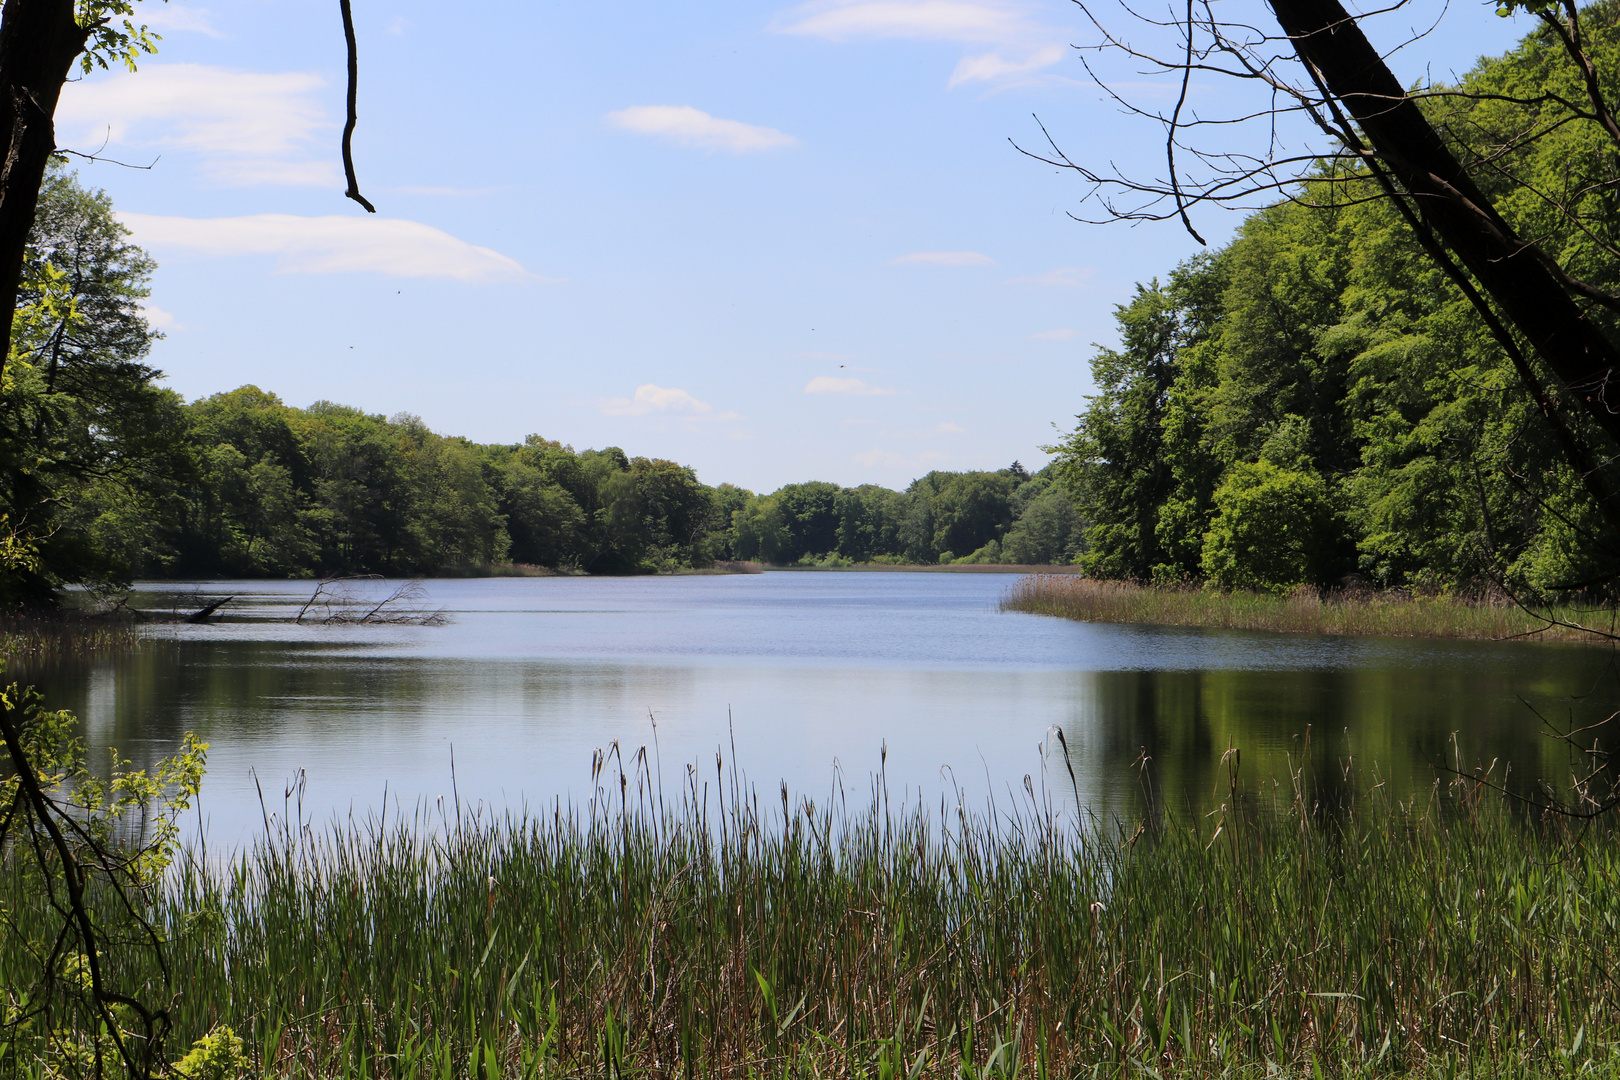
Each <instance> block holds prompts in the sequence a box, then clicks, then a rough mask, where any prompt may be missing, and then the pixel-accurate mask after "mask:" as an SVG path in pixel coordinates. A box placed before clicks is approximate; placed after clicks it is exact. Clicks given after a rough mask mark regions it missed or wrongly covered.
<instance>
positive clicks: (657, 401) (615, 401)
mask: <svg viewBox="0 0 1620 1080" xmlns="http://www.w3.org/2000/svg"><path fill="white" fill-rule="evenodd" d="M596 404H597V408H599V409H601V411H602V413H603V414H604V415H606V416H651V415H654V414H658V413H663V414H671V415H675V416H679V417H683V418H685V419H687V420H709V421H721V420H741V419H742V415H741V414H740V413H734V412H715V411H714V406H713V405H710V404H709V403H708V402H707V401H699V400H698V399H697V398H695V397H693V396H692V395H691V394H689V393H687V392H686V391H685V390H681V389H677V388H676V387H673V386H659V385H657V384H656V383H643V384H642V385H641V386H638V387H636V393H635V396H634V397H627V398H622V397H615V398H603V399H602V400H601V401H599V402H597V403H596Z"/></svg>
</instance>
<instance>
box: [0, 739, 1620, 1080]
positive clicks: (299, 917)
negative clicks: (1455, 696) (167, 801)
mask: <svg viewBox="0 0 1620 1080" xmlns="http://www.w3.org/2000/svg"><path fill="white" fill-rule="evenodd" d="M1358 783H1359V784H1360V786H1361V787H1362V788H1363V790H1364V791H1365V794H1364V795H1363V796H1362V797H1361V798H1360V799H1359V800H1358V801H1357V802H1356V803H1355V805H1353V806H1352V807H1350V808H1349V809H1348V810H1342V811H1340V812H1338V813H1336V814H1335V815H1332V816H1327V815H1323V814H1321V813H1320V812H1319V811H1318V810H1317V808H1315V807H1314V806H1313V805H1312V804H1311V800H1310V797H1309V794H1308V793H1306V792H1301V793H1297V794H1291V793H1287V792H1282V793H1277V792H1274V793H1273V796H1268V797H1263V798H1260V799H1258V800H1256V799H1252V798H1237V797H1234V799H1233V800H1229V801H1228V803H1227V804H1226V806H1225V807H1223V809H1222V810H1220V811H1218V812H1217V813H1216V814H1214V815H1213V816H1211V817H1207V818H1205V817H1198V816H1190V815H1183V814H1177V813H1158V814H1154V815H1152V816H1150V818H1149V819H1147V820H1145V821H1142V822H1140V823H1137V822H1130V823H1105V822H1092V823H1090V824H1089V825H1088V826H1087V827H1085V828H1077V827H1076V824H1075V821H1074V819H1073V818H1072V817H1071V816H1069V815H1066V814H1059V813H1055V812H1053V811H1052V810H1051V808H1050V806H1049V804H1047V803H1046V802H1045V801H1044V800H1041V799H1038V798H1036V797H1035V794H1034V791H1033V789H1032V790H1031V792H1030V793H1029V795H1028V796H1027V797H1026V799H1025V801H1024V802H1023V803H1021V804H1020V805H1017V806H1008V805H1002V806H1000V807H988V806H987V807H985V808H982V809H979V810H974V809H971V808H964V807H960V806H957V805H950V804H945V805H938V806H935V807H933V808H932V809H929V808H925V807H918V806H912V807H909V808H906V807H894V806H891V805H890V804H889V802H888V801H887V796H886V795H885V793H884V792H882V790H881V788H879V789H878V790H877V791H876V792H875V796H874V798H873V800H872V801H871V802H870V803H869V804H867V805H863V806H859V807H858V808H851V807H849V806H848V805H846V803H845V802H844V801H843V800H842V799H835V800H834V801H833V802H831V803H830V804H826V803H810V802H794V801H792V800H791V799H788V798H786V797H785V796H783V797H782V798H780V799H778V800H774V801H764V802H762V801H761V800H760V799H759V797H758V795H757V794H756V793H754V792H752V791H749V790H747V789H745V788H744V787H742V786H740V785H739V784H737V783H736V782H735V780H734V778H733V777H730V776H726V775H723V774H721V773H720V772H719V771H718V770H717V771H716V772H715V773H713V774H710V776H709V778H708V779H707V780H705V779H703V778H702V777H700V776H697V775H695V774H693V775H691V776H690V779H689V783H688V785H687V786H686V788H685V790H684V791H683V792H682V793H681V794H680V795H679V796H678V797H675V798H673V799H672V801H670V802H669V803H667V804H660V803H659V802H658V801H657V798H656V796H655V795H654V794H653V793H652V792H651V791H650V790H649V787H650V785H648V784H647V783H646V782H645V778H644V774H643V779H642V782H640V783H638V782H637V778H636V777H634V776H632V777H628V778H625V780H624V782H623V783H622V784H621V782H620V777H618V776H613V777H612V782H611V783H610V784H608V785H607V786H606V789H605V790H599V793H598V798H597V800H596V801H595V802H593V803H592V804H591V805H589V806H587V807H585V808H582V809H581V810H579V811H578V812H577V813H571V812H569V811H566V810H563V809H560V808H559V809H557V810H555V811H554V812H552V813H550V814H544V815H508V816H499V817H493V818H492V817H489V816H487V815H481V814H475V813H468V812H460V813H458V812H457V811H456V810H455V809H454V808H453V807H443V806H441V807H439V808H437V809H436V810H435V812H434V813H432V814H428V813H425V812H423V813H418V814H416V815H414V816H407V817H406V818H403V819H399V818H394V817H390V818H389V819H388V820H386V821H367V822H357V821H349V822H342V823H338V824H334V825H332V826H330V827H328V828H326V829H314V830H311V829H308V828H301V827H299V826H298V825H297V823H296V822H294V823H293V824H291V825H288V824H286V823H284V822H280V821H277V820H276V819H272V821H271V828H270V831H269V833H268V834H267V836H266V837H265V838H264V839H262V840H261V841H260V842H259V843H258V844H257V845H256V846H254V847H253V849H252V850H250V851H246V852H243V853H240V854H239V855H237V856H236V857H234V858H233V859H230V860H228V861H226V862H224V863H214V862H208V861H204V860H202V859H200V858H199V859H198V860H197V861H194V862H192V863H190V864H189V865H187V866H185V867H184V868H183V869H182V870H181V871H180V873H179V875H178V877H177V879H176V881H175V883H174V886H173V888H172V890H171V891H170V893H169V894H168V896H167V897H166V898H165V899H164V900H163V901H162V903H161V904H160V906H159V908H158V910H157V912H156V914H157V916H158V918H159V921H160V922H161V923H162V924H163V925H164V926H166V927H167V928H168V931H169V932H170V934H171V935H172V940H171V941H170V943H169V946H168V950H167V952H168V963H169V964H170V966H171V971H172V982H171V983H170V985H171V986H172V987H174V988H175V989H177V990H178V991H179V996H178V1000H177V1001H176V1002H175V1005H174V1010H173V1016H174V1020H175V1024H176V1030H175V1041H174V1046H175V1055H174V1056H176V1057H177V1056H178V1055H179V1053H180V1052H183V1050H184V1049H185V1047H186V1046H189V1045H190V1042H191V1040H193V1039H195V1038H197V1037H199V1036H200V1035H202V1034H204V1033H205V1032H207V1031H209V1030H211V1029H213V1028H215V1027H216V1025H220V1024H228V1025H230V1026H232V1027H233V1028H235V1030H236V1031H238V1032H239V1033H241V1034H242V1035H243V1036H244V1037H245V1038H246V1039H247V1042H248V1044H249V1046H250V1048H251V1050H252V1055H253V1057H254V1058H255V1061H256V1062H257V1063H258V1068H259V1069H261V1070H262V1074H263V1075H266V1076H315V1077H361V1076H366V1077H407V1076H412V1077H414V1076H434V1077H437V1076H453V1077H470V1076H486V1077H494V1076H513V1077H516V1076H538V1075H565V1074H566V1075H600V1076H609V1075H620V1074H634V1075H647V1076H656V1077H664V1076H668V1077H676V1076H728V1077H730V1076H736V1077H743V1076H829V1077H830V1076H840V1077H843V1076H870V1077H885V1078H886V1077H898V1076H902V1075H919V1076H942V1077H943V1076H949V1077H958V1076H969V1075H971V1076H975V1077H979V1076H1002V1077H1011V1076H1014V1075H1028V1076H1034V1077H1048V1076H1064V1077H1069V1076H1092V1075H1132V1076H1137V1075H1140V1076H1147V1077H1152V1076H1157V1077H1167V1076H1189V1077H1215V1076H1253V1077H1256V1078H1259V1077H1262V1076H1271V1075H1286V1076H1300V1077H1310V1076H1343V1075H1358V1076H1359V1075H1367V1076H1371V1075H1403V1074H1406V1075H1435V1076H1441V1075H1444V1076H1447V1077H1450V1076H1455V1075H1460V1074H1463V1073H1466V1074H1469V1075H1505V1074H1514V1075H1517V1074H1525V1073H1529V1074H1546V1075H1553V1074H1557V1075H1565V1074H1568V1075H1574V1074H1576V1073H1577V1072H1582V1071H1586V1070H1593V1069H1596V1070H1600V1071H1612V1070H1613V1069H1614V1067H1615V1065H1616V1058H1615V1055H1614V1046H1615V1042H1616V1039H1617V1038H1620V992H1617V989H1620V988H1617V987H1616V985H1615V983H1614V979H1613V975H1612V974H1611V973H1613V972H1614V971H1616V966H1617V962H1620V932H1617V931H1620V846H1617V845H1616V843H1615V840H1616V830H1615V828H1614V827H1613V826H1612V825H1610V824H1608V823H1606V822H1604V823H1599V824H1597V825H1595V826H1592V827H1590V828H1575V827H1568V826H1566V825H1564V824H1561V823H1559V822H1557V821H1552V822H1530V821H1525V820H1522V819H1521V818H1518V817H1516V816H1515V812H1514V809H1513V807H1512V806H1511V805H1510V804H1503V803H1501V802H1499V801H1497V800H1496V799H1495V798H1494V797H1492V796H1489V795H1487V794H1486V793H1484V792H1481V791H1479V790H1467V789H1459V790H1453V791H1449V792H1448V791H1442V790H1440V789H1438V788H1437V789H1436V791H1435V792H1434V793H1432V794H1431V795H1430V796H1429V797H1427V798H1421V799H1418V800H1416V801H1414V802H1411V803H1401V802H1396V801H1393V800H1392V799H1390V798H1388V797H1386V796H1385V795H1383V794H1382V789H1381V788H1379V787H1377V786H1376V785H1375V784H1374V783H1373V781H1372V780H1371V779H1370V778H1365V779H1362V780H1360V781H1358ZM638 793H639V797H638ZM13 855H14V856H15V852H14V853H13ZM16 880H18V879H17V878H16V876H15V875H14V874H13V875H7V877H6V879H5V884H4V885H0V888H6V887H11V885H12V883H14V882H15V881H16ZM21 899H25V898H19V897H16V896H14V895H7V894H6V893H4V892H0V903H3V904H4V905H5V907H6V910H7V911H8V912H10V913H11V914H10V915H8V917H10V918H17V919H19V920H24V921H26V920H28V919H30V918H35V917H42V916H43V914H44V912H43V909H42V908H40V907H39V906H38V905H37V904H29V903H26V902H24V903H19V900H21ZM105 910H109V911H110V909H105ZM109 917H110V915H109ZM113 961H114V964H115V967H116V969H117V979H118V982H119V983H120V984H121V985H123V986H126V987H139V986H142V985H145V986H147V987H148V988H149V992H150V989H153V988H155V987H156V986H157V985H159V983H160V981H161V980H160V979H159V978H158V974H157V971H156V969H155V968H154V967H153V965H152V963H151V961H150V957H149V956H148V955H147V954H145V953H143V952H141V951H140V950H137V949H123V950H120V951H118V952H117V953H116V954H115V955H114V956H113ZM22 962H23V958H21V957H19V956H0V972H5V973H6V982H5V985H18V984H19V983H18V982H17V981H16V975H15V971H16V970H17V965H19V964H21V963H22ZM0 1054H4V1055H9V1056H0V1063H4V1064H0V1071H5V1070H6V1069H12V1070H16V1069H19V1068H24V1067H25V1063H26V1062H27V1061H29V1060H30V1049H29V1044H28V1042H27V1040H14V1041H13V1043H12V1047H11V1049H10V1050H9V1051H4V1052H0Z"/></svg>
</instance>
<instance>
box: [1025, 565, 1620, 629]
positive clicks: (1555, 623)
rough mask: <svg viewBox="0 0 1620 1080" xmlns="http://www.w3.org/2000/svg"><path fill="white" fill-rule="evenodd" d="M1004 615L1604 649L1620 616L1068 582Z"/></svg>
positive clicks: (1030, 580)
mask: <svg viewBox="0 0 1620 1080" xmlns="http://www.w3.org/2000/svg"><path fill="white" fill-rule="evenodd" d="M1001 606H1002V610H1004V611H1023V612H1028V613H1030V614H1034V615H1057V616H1061V617H1063V618H1066V619H1078V620H1081V621H1083V622H1107V623H1141V624H1146V625H1153V626H1202V627H1215V628H1220V629H1227V630H1274V631H1280V632H1283V633H1301V634H1357V635H1368V636H1378V637H1431V638H1474V639H1491V640H1500V639H1506V638H1518V637H1531V638H1534V639H1536V640H1540V641H1578V642H1587V643H1591V644H1603V643H1607V642H1609V641H1612V640H1613V638H1612V637H1610V636H1608V635H1614V634H1616V633H1620V623H1617V621H1616V612H1615V611H1614V610H1613V609H1610V608H1594V609H1586V608H1576V607H1572V606H1558V605H1549V606H1541V605H1538V606H1535V607H1533V609H1532V611H1533V612H1534V613H1532V611H1527V610H1526V609H1525V608H1523V607H1521V606H1519V605H1518V604H1516V603H1514V602H1513V601H1511V600H1509V599H1507V598H1505V597H1494V598H1481V599H1460V598H1456V597H1449V596H1412V595H1407V594H1404V593H1376V592H1373V593H1346V594H1337V595H1335V594H1328V595H1327V596H1325V597H1324V596H1322V595H1320V594H1318V593H1316V592H1314V591H1311V590H1300V591H1297V592H1295V593H1292V594H1289V595H1285V596H1274V595H1269V594H1265V593H1254V592H1242V591H1233V592H1220V591H1218V590H1214V589H1201V588H1197V587H1191V586H1189V587H1176V586H1170V587H1155V586H1144V585H1136V584H1132V583H1129V582H1119V581H1095V580H1092V579H1090V578H1081V577H1075V576H1072V575H1067V574H1064V575H1052V574H1034V575H1031V576H1029V577H1025V578H1020V579H1019V580H1018V581H1016V582H1014V583H1013V585H1012V586H1011V587H1010V588H1009V589H1008V590H1007V595H1006V596H1005V597H1004V598H1003V600H1002V602H1001ZM1542 615H1545V616H1546V617H1545V618H1544V617H1542ZM1588 628H1589V629H1588ZM1590 630H1597V631H1599V633H1596V634H1594V633H1592V632H1590Z"/></svg>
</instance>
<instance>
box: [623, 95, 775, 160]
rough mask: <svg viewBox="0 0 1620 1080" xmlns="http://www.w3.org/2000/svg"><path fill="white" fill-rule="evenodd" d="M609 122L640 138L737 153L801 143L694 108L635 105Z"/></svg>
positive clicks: (685, 106) (752, 125) (772, 129)
mask: <svg viewBox="0 0 1620 1080" xmlns="http://www.w3.org/2000/svg"><path fill="white" fill-rule="evenodd" d="M607 121H608V123H610V124H612V125H613V126H614V127H617V128H623V129H624V130H625V131H633V132H635V133H636V134H638V135H653V136H656V137H657V138H660V139H667V140H669V141H670V142H676V143H680V144H681V145H682V146H701V147H703V148H705V149H708V150H730V151H731V152H732V153H734V154H746V153H750V152H753V151H758V150H777V149H780V148H782V147H784V146H794V145H796V144H797V143H798V141H799V140H798V139H795V138H794V137H793V136H791V135H788V134H785V133H783V132H780V131H777V130H776V129H775V128H768V127H759V126H757V125H755V124H745V123H743V122H742V121H741V120H723V119H721V118H720V117H718V116H710V115H709V114H708V113H706V112H704V111H703V110H702V109H694V108H692V106H690V105H632V106H631V107H630V108H628V109H620V110H619V111H618V112H610V113H608V114H607Z"/></svg>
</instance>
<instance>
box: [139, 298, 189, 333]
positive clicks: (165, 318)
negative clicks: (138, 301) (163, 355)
mask: <svg viewBox="0 0 1620 1080" xmlns="http://www.w3.org/2000/svg"><path fill="white" fill-rule="evenodd" d="M141 317H142V318H144V319H145V320H146V324H147V325H148V326H150V327H151V328H152V329H154V330H156V331H158V332H159V333H161V334H166V333H168V332H169V331H170V330H184V329H185V328H186V327H185V324H184V323H182V322H181V321H180V320H179V319H176V318H175V317H174V313H173V312H171V311H164V310H163V309H162V308H160V307H158V306H157V305H155V304H142V305H141Z"/></svg>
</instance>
